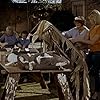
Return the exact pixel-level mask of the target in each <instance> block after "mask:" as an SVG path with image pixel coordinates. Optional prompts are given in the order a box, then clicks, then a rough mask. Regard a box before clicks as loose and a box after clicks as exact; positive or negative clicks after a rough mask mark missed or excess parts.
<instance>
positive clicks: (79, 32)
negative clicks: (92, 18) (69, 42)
mask: <svg viewBox="0 0 100 100" xmlns="http://www.w3.org/2000/svg"><path fill="white" fill-rule="evenodd" d="M85 23H86V21H85V18H84V17H83V16H78V17H75V18H74V24H75V27H74V28H72V29H70V30H68V31H65V32H62V34H63V35H64V36H65V37H66V38H76V37H79V36H80V37H82V38H84V37H85V35H86V33H87V32H88V31H89V29H88V28H87V27H86V26H85Z"/></svg>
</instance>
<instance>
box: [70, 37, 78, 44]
mask: <svg viewBox="0 0 100 100" xmlns="http://www.w3.org/2000/svg"><path fill="white" fill-rule="evenodd" d="M68 40H69V41H71V42H72V43H73V44H74V43H76V39H73V38H69V39H68Z"/></svg>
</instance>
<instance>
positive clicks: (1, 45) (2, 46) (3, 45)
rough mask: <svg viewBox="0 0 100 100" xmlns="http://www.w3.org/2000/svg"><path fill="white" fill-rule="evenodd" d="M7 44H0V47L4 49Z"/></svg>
mask: <svg viewBox="0 0 100 100" xmlns="http://www.w3.org/2000/svg"><path fill="white" fill-rule="evenodd" d="M7 44H8V43H0V47H1V48H4V47H5V46H6V45H7Z"/></svg>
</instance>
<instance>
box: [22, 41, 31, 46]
mask: <svg viewBox="0 0 100 100" xmlns="http://www.w3.org/2000/svg"><path fill="white" fill-rule="evenodd" d="M29 44H30V40H29V39H27V41H26V42H25V43H24V44H23V46H24V47H27V46H28V45H29Z"/></svg>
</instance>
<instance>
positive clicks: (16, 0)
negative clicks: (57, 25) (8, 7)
mask: <svg viewBox="0 0 100 100" xmlns="http://www.w3.org/2000/svg"><path fill="white" fill-rule="evenodd" d="M11 1H12V2H13V3H27V0H11ZM28 2H31V3H43V2H46V3H53V4H56V3H62V0H28Z"/></svg>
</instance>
